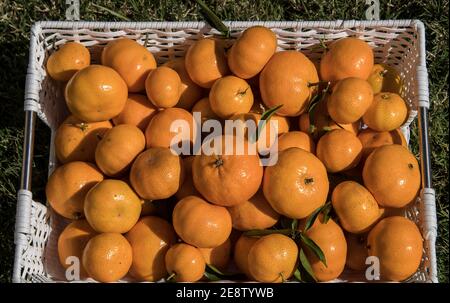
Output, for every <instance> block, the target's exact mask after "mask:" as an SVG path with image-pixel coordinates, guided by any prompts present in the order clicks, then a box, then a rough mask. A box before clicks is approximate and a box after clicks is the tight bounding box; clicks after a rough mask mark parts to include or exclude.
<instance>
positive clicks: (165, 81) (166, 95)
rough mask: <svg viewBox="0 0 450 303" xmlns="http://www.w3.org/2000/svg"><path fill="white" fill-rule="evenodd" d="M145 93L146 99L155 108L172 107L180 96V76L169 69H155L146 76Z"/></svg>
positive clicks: (161, 67)
mask: <svg viewBox="0 0 450 303" xmlns="http://www.w3.org/2000/svg"><path fill="white" fill-rule="evenodd" d="M145 91H146V92H147V97H148V99H149V100H150V101H151V102H152V103H153V105H155V106H156V107H162V108H167V107H173V106H175V105H176V104H177V103H178V100H179V99H180V96H181V79H180V76H179V75H178V73H177V72H176V71H174V70H173V69H171V68H170V67H167V66H160V67H157V68H155V69H154V70H151V71H150V73H149V74H148V76H147V79H146V80H145Z"/></svg>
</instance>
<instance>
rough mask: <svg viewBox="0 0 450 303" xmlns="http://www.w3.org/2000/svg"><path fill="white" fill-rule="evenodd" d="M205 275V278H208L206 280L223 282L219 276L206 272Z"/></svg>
mask: <svg viewBox="0 0 450 303" xmlns="http://www.w3.org/2000/svg"><path fill="white" fill-rule="evenodd" d="M203 275H204V276H205V277H206V279H208V280H209V281H220V280H222V278H221V277H219V276H218V275H216V274H214V273H210V272H207V271H205V272H204V273H203Z"/></svg>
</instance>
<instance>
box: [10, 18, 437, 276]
mask: <svg viewBox="0 0 450 303" xmlns="http://www.w3.org/2000/svg"><path fill="white" fill-rule="evenodd" d="M225 23H226V24H227V25H228V26H229V27H230V29H231V31H232V37H234V38H235V37H236V36H238V35H239V34H240V33H241V32H242V30H243V29H245V28H247V27H249V26H253V25H257V24H259V25H264V26H267V27H269V28H271V29H272V30H273V31H274V32H275V33H276V35H277V37H278V49H279V50H285V49H296V50H301V51H302V52H304V53H305V54H306V55H307V56H308V57H310V58H311V59H312V60H313V61H317V60H318V59H319V58H320V56H321V52H322V51H323V50H322V48H321V47H318V44H319V43H320V40H324V41H331V40H336V39H339V38H342V37H346V36H356V37H358V38H360V39H363V40H364V41H366V42H368V43H369V44H370V45H371V46H372V47H373V48H374V52H375V59H376V62H378V63H380V62H386V63H388V64H390V65H395V66H396V67H397V69H398V70H399V71H400V72H401V76H402V78H403V79H404V82H405V93H404V98H405V100H406V101H407V103H408V105H409V107H410V109H411V111H410V117H409V119H408V121H407V123H406V124H405V125H404V126H403V127H402V130H403V131H404V133H405V135H406V137H407V139H408V140H409V125H410V124H411V122H412V121H413V120H414V119H415V118H416V116H417V113H419V123H418V124H419V133H420V134H421V136H420V142H419V143H420V146H421V164H422V165H421V166H422V176H423V177H422V179H423V181H422V187H423V188H422V191H421V194H420V197H419V198H418V199H417V201H416V203H415V204H414V205H413V206H411V207H409V208H408V209H407V210H406V211H405V215H407V216H408V217H409V218H411V219H412V220H414V221H415V222H417V224H418V225H419V226H420V228H421V231H422V234H423V237H424V239H425V245H424V254H423V260H422V263H421V265H420V268H419V270H418V271H417V273H416V274H415V275H414V276H413V277H412V278H411V279H410V281H417V282H437V270H436V253H435V239H436V235H437V225H436V211H435V200H434V191H433V189H432V188H431V182H430V180H429V179H430V166H429V149H428V137H427V125H428V124H427V109H428V107H429V103H428V78H427V70H426V62H425V30H424V26H423V23H422V22H420V21H417V20H386V21H353V20H350V21H342V20H338V21H314V22H309V21H299V22H291V21H282V22H225ZM212 34H218V33H217V31H216V30H214V29H211V27H209V26H208V25H207V24H205V23H203V22H70V21H65V22H53V21H50V22H38V23H36V24H34V26H33V27H32V30H31V36H30V40H31V41H30V57H29V65H28V74H27V81H26V90H25V111H26V125H25V144H24V164H23V168H22V169H23V172H22V185H21V189H20V190H19V192H18V205H17V214H16V229H15V245H16V251H15V259H14V273H13V281H14V282H44V281H46V282H50V281H64V275H63V272H62V268H61V266H60V265H59V263H58V258H57V252H56V245H55V244H56V239H57V237H58V235H59V232H60V231H61V229H62V228H63V227H64V226H65V224H67V222H66V221H65V220H63V219H61V217H59V216H57V215H55V214H54V213H53V212H52V211H51V210H50V208H49V207H47V206H46V205H45V204H42V203H39V202H36V201H34V200H33V199H32V194H31V191H30V190H31V185H30V176H31V163H32V156H33V143H34V121H35V116H36V114H37V116H38V117H39V118H40V119H41V120H42V121H44V122H45V123H46V124H47V125H48V126H49V127H50V129H51V132H52V142H51V143H50V144H51V148H50V159H49V172H52V170H53V169H54V168H55V165H56V164H57V163H56V158H55V153H54V150H53V138H54V133H55V130H56V128H57V126H58V125H59V124H60V123H61V122H62V120H63V119H64V118H65V117H66V115H67V114H68V112H67V109H66V107H65V102H64V98H63V96H62V94H61V91H62V90H61V87H58V84H57V83H55V82H54V81H52V80H50V79H49V77H47V76H46V71H45V62H46V58H47V57H48V54H49V53H51V52H52V51H53V49H54V46H55V45H61V44H64V43H66V42H67V41H79V42H81V43H83V44H84V45H86V46H87V47H88V48H89V49H90V51H91V53H92V58H93V60H94V62H95V61H96V60H97V61H98V55H99V54H100V51H101V48H102V46H103V45H104V44H105V43H107V42H108V41H109V40H111V39H115V38H118V37H124V36H126V37H128V38H131V39H134V40H137V41H138V42H139V43H141V44H144V43H145V45H146V46H147V47H148V49H149V50H150V51H151V52H152V53H153V54H154V55H155V57H156V58H157V60H158V62H159V63H161V62H164V61H166V60H168V59H171V58H173V57H176V56H182V55H183V54H184V52H185V51H186V49H187V48H188V47H189V45H190V44H192V43H193V42H194V41H195V40H197V39H199V38H200V37H202V36H207V35H212ZM351 277H352V275H351V274H348V275H347V274H344V275H343V276H342V279H341V280H340V281H351V280H354V278H351ZM361 281H362V280H361Z"/></svg>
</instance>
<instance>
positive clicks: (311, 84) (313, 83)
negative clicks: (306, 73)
mask: <svg viewBox="0 0 450 303" xmlns="http://www.w3.org/2000/svg"><path fill="white" fill-rule="evenodd" d="M320 84H327V85H330V82H329V81H319V82H308V87H311V86H319V85H320Z"/></svg>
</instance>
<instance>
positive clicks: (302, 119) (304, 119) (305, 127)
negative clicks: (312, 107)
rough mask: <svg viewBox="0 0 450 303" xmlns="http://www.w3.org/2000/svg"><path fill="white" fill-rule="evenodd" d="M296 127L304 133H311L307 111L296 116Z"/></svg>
mask: <svg viewBox="0 0 450 303" xmlns="http://www.w3.org/2000/svg"><path fill="white" fill-rule="evenodd" d="M298 128H299V129H300V131H302V132H304V133H307V134H310V133H311V119H310V117H309V113H308V112H307V113H303V114H301V115H300V116H299V117H298Z"/></svg>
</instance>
